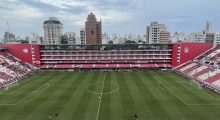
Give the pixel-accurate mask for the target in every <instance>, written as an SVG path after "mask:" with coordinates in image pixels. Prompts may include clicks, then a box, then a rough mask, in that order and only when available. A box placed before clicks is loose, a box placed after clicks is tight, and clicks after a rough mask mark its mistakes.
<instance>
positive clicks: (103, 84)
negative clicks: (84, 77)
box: [96, 73, 106, 120]
mask: <svg viewBox="0 0 220 120" xmlns="http://www.w3.org/2000/svg"><path fill="white" fill-rule="evenodd" d="M105 75H106V73H105ZM105 75H104V80H103V83H102V91H101V97H100V100H99V107H98V112H97V117H96V120H98V119H99V109H100V105H101V102H102V92H103V90H104V86H105Z"/></svg>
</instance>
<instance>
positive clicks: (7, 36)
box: [5, 21, 9, 43]
mask: <svg viewBox="0 0 220 120" xmlns="http://www.w3.org/2000/svg"><path fill="white" fill-rule="evenodd" d="M7 26H8V35H7V37H8V42H9V23H8V21H7ZM5 43H7V42H6V41H5Z"/></svg>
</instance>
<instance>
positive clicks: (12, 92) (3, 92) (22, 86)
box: [0, 82, 32, 94]
mask: <svg viewBox="0 0 220 120" xmlns="http://www.w3.org/2000/svg"><path fill="white" fill-rule="evenodd" d="M30 83H32V82H30ZM30 83H28V84H26V85H24V86H22V87H20V88H18V89H16V90H14V91H12V92H10V93H4V92H2V93H0V94H12V93H14V92H16V91H17V90H20V89H21V88H23V87H25V86H27V85H29V84H30Z"/></svg>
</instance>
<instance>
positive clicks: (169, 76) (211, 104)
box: [154, 73, 220, 105]
mask: <svg viewBox="0 0 220 120" xmlns="http://www.w3.org/2000/svg"><path fill="white" fill-rule="evenodd" d="M169 74H170V75H171V76H167V77H175V78H177V79H180V80H181V81H183V82H186V81H185V80H183V79H182V78H179V77H177V76H175V75H172V74H171V73H169ZM154 78H155V79H156V80H158V79H157V77H154ZM160 78H161V77H160ZM181 81H178V82H181ZM186 83H187V84H189V83H188V82H186ZM163 85H164V84H163ZM189 85H190V84H189ZM164 86H165V85H164ZM165 87H166V86H165ZM193 87H195V86H193ZM200 91H202V92H203V93H204V94H207V95H209V96H211V97H212V98H214V99H216V100H217V101H220V100H219V99H218V98H216V97H214V96H212V95H210V94H209V93H207V92H205V91H203V90H200ZM174 95H175V94H174ZM175 96H176V95H175ZM178 98H179V97H178ZM186 105H220V104H215V103H214V104H186Z"/></svg>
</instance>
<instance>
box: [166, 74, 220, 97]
mask: <svg viewBox="0 0 220 120" xmlns="http://www.w3.org/2000/svg"><path fill="white" fill-rule="evenodd" d="M169 74H171V73H169ZM173 77H175V78H177V79H180V80H181V81H184V82H186V81H185V80H183V79H182V78H179V77H177V76H173ZM186 83H187V84H189V83H188V82H186ZM189 85H190V84H189ZM193 87H195V86H193ZM195 88H197V87H195ZM200 91H202V92H203V93H204V94H207V95H209V96H211V97H212V98H214V99H216V100H218V101H220V100H219V99H218V98H216V97H214V96H212V95H210V94H209V93H207V92H205V91H203V90H200Z"/></svg>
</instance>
